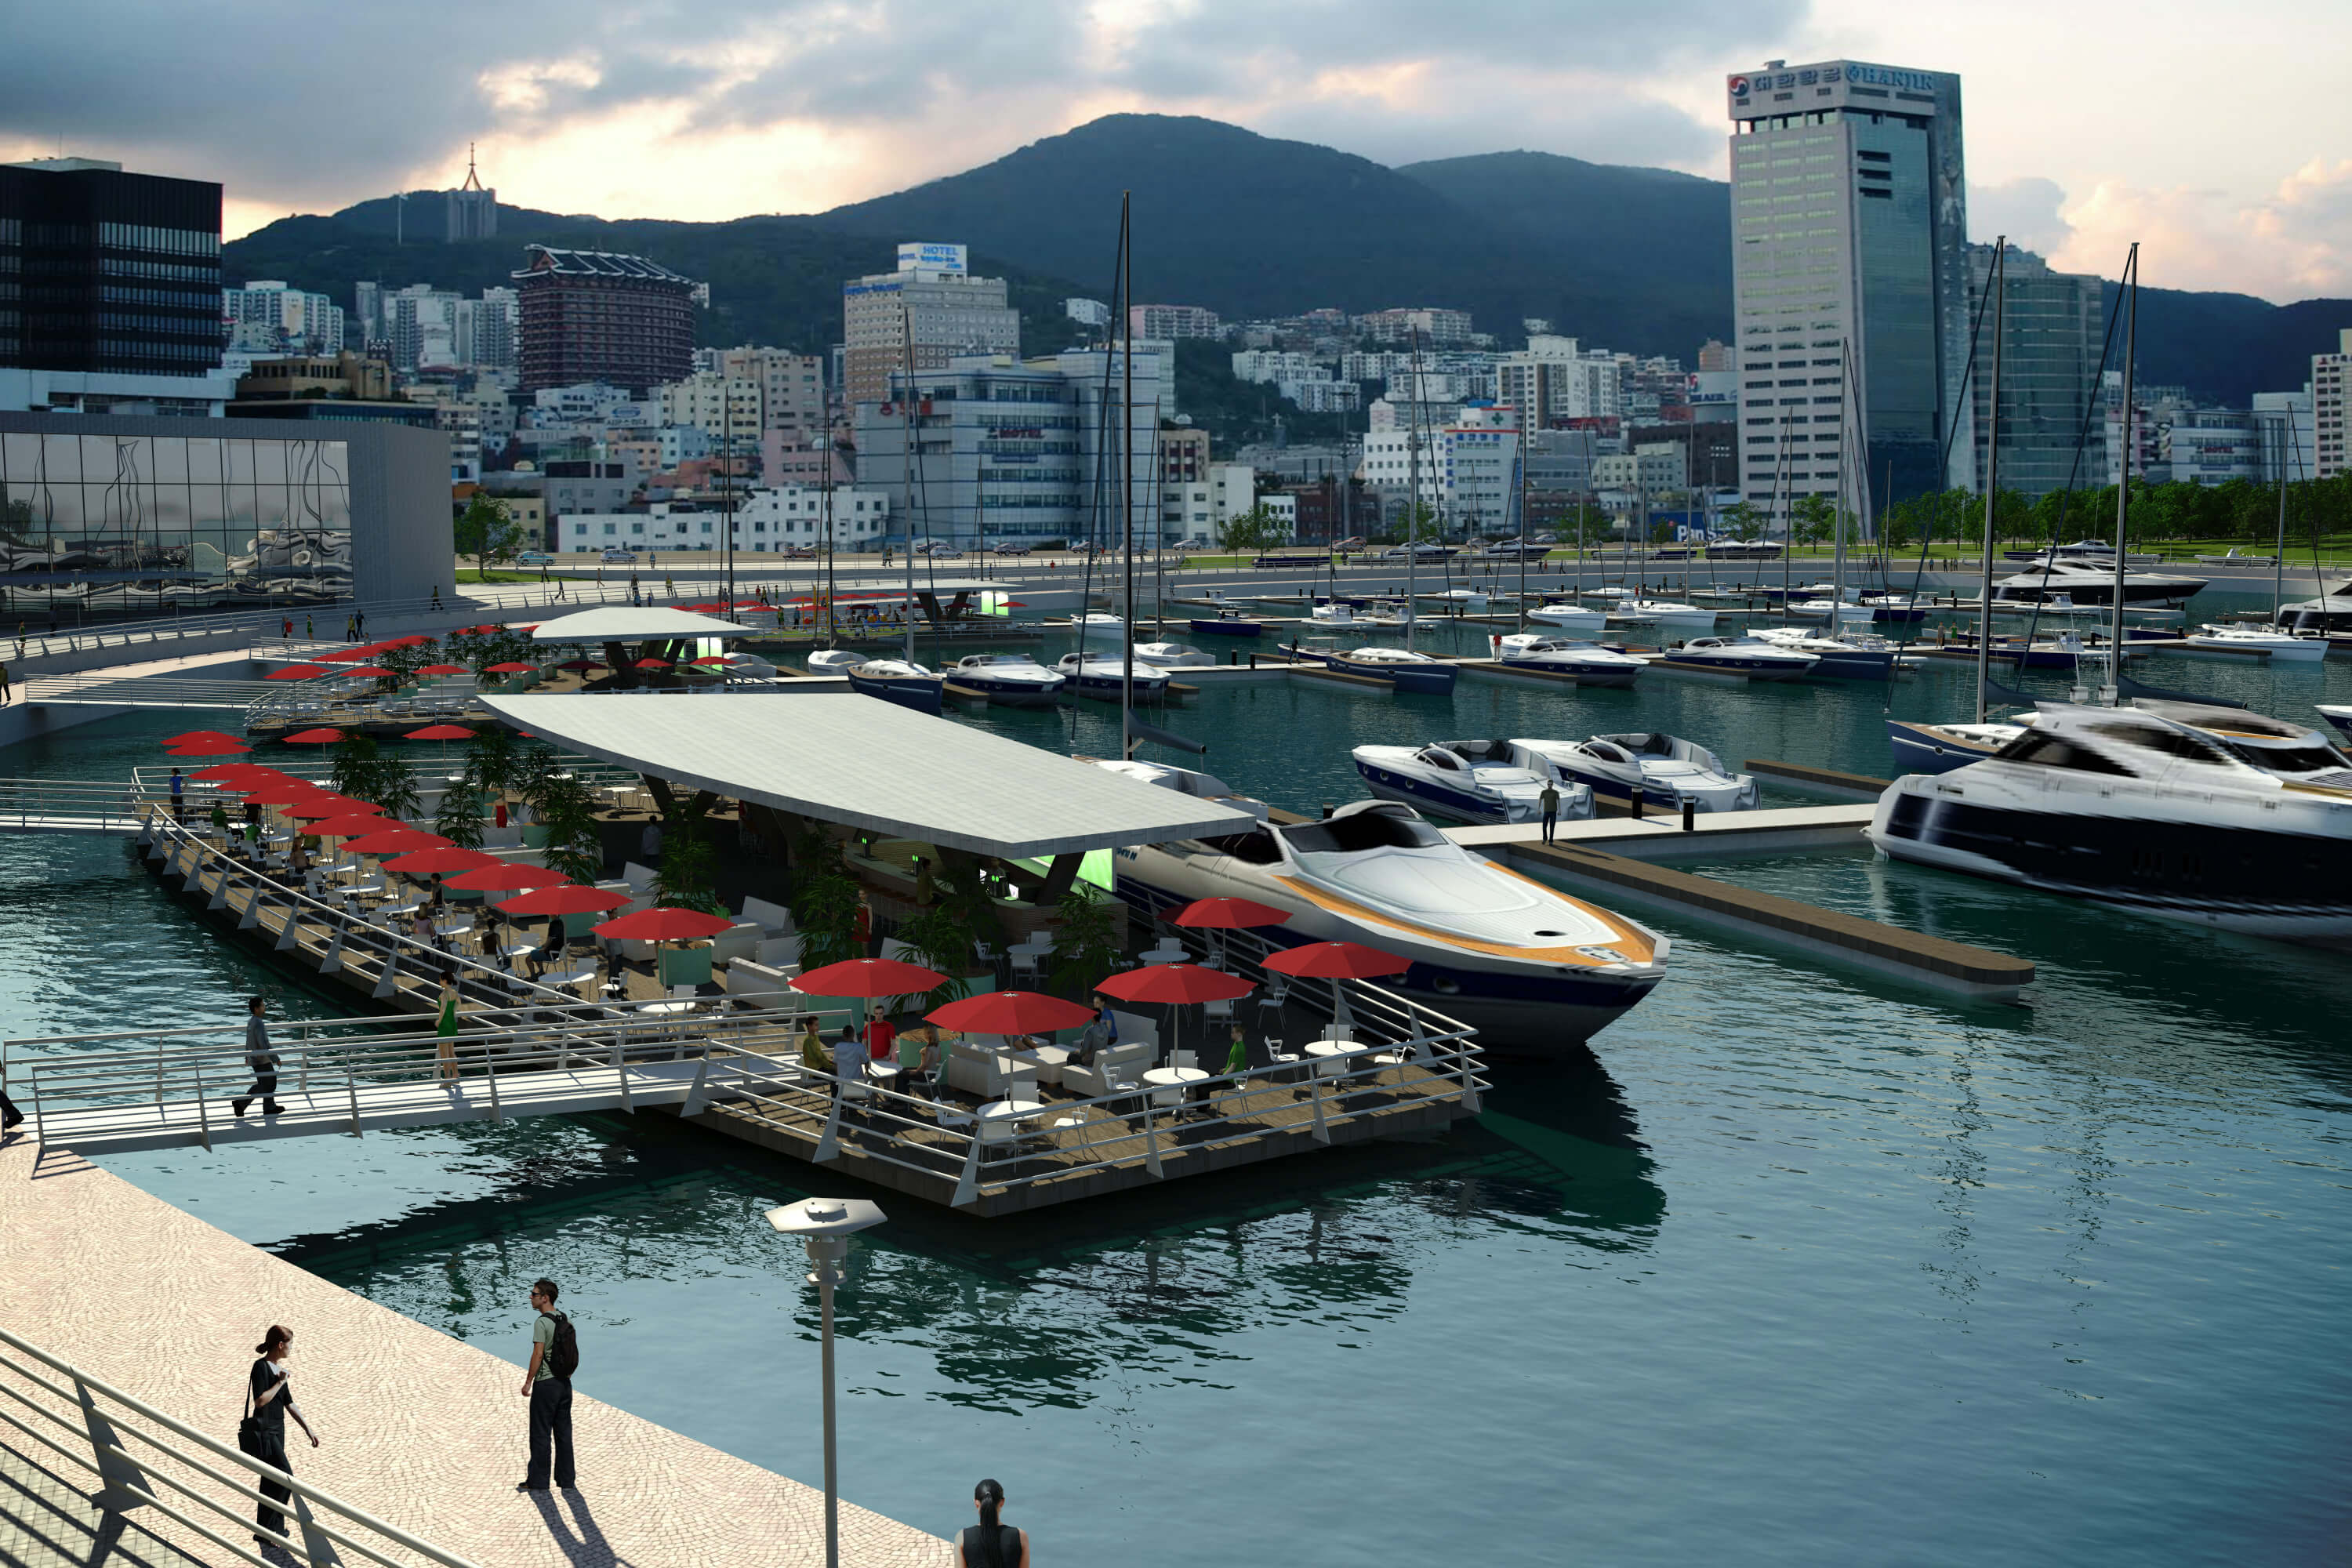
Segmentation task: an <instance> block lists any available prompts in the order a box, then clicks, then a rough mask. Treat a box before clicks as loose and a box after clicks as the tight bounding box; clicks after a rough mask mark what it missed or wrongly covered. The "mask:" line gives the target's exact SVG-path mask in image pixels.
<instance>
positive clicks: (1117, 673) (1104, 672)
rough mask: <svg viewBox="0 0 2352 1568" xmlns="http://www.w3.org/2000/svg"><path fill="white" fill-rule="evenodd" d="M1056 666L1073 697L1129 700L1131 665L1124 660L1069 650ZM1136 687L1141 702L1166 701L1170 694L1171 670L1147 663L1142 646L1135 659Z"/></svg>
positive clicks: (1065, 687)
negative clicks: (1127, 695)
mask: <svg viewBox="0 0 2352 1568" xmlns="http://www.w3.org/2000/svg"><path fill="white" fill-rule="evenodd" d="M1054 668H1055V670H1057V671H1059V672H1060V674H1061V677H1062V679H1064V680H1065V681H1066V682H1067V683H1068V684H1067V685H1066V686H1064V687H1063V688H1062V689H1063V690H1064V691H1066V692H1067V693H1069V694H1070V695H1071V696H1074V697H1094V698H1099V699H1100V700H1103V701H1106V702H1118V701H1122V700H1125V693H1126V691H1127V689H1128V668H1127V665H1126V663H1125V661H1124V660H1121V659H1118V658H1105V657H1104V656H1102V655H1100V654H1084V653H1066V654H1064V655H1063V656H1062V657H1061V658H1059V659H1056V660H1055V663H1054ZM1134 687H1135V700H1137V701H1138V702H1160V701H1164V700H1166V699H1167V696H1168V672H1167V671H1166V670H1164V669H1159V668H1154V667H1152V666H1151V665H1150V664H1147V663H1145V662H1144V659H1143V655H1142V652H1141V650H1140V649H1139V650H1137V653H1136V658H1135V672H1134Z"/></svg>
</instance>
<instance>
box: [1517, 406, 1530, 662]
mask: <svg viewBox="0 0 2352 1568" xmlns="http://www.w3.org/2000/svg"><path fill="white" fill-rule="evenodd" d="M1516 629H1517V630H1519V631H1526V630H1527V629H1528V411H1527V410H1526V409H1525V408H1522V409H1520V410H1519V613H1518V625H1517V628H1516Z"/></svg>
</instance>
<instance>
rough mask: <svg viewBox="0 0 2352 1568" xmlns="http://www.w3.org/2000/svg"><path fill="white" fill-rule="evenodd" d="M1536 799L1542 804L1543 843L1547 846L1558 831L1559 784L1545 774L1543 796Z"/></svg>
mask: <svg viewBox="0 0 2352 1568" xmlns="http://www.w3.org/2000/svg"><path fill="white" fill-rule="evenodd" d="M1536 798H1537V799H1538V800H1539V801H1540V802H1542V803H1543V841H1544V842H1545V843H1547V844H1549V843H1550V842H1551V841H1552V835H1553V834H1555V833H1557V832H1558V831H1559V782H1558V781H1557V780H1555V779H1553V778H1552V777H1550V776H1549V774H1547V775H1546V776H1545V778H1544V786H1543V794H1541V795H1538V796H1537V797H1536Z"/></svg>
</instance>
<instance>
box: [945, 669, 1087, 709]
mask: <svg viewBox="0 0 2352 1568" xmlns="http://www.w3.org/2000/svg"><path fill="white" fill-rule="evenodd" d="M948 679H949V680H950V682H952V683H953V684H955V685H957V686H961V687H962V688H963V689H965V690H967V691H977V692H979V693H980V694H981V695H982V697H985V698H987V699H988V700H990V701H991V702H994V703H999V704H1002V705H1003V706H1004V707H1007V708H1051V707H1052V706H1054V703H1055V700H1056V699H1057V698H1059V697H1060V696H1061V694H1062V687H1063V685H1064V682H1061V681H1058V680H1057V681H1055V682H1054V683H1053V684H1052V685H1050V686H1048V685H1046V684H1045V682H1043V681H1034V680H992V679H989V678H988V677H986V676H974V675H972V674H971V672H970V671H966V670H950V671H949V672H948Z"/></svg>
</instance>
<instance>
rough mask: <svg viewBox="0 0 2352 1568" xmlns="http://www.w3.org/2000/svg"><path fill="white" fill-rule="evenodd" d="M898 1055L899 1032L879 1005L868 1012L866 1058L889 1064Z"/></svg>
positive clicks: (868, 1009)
mask: <svg viewBox="0 0 2352 1568" xmlns="http://www.w3.org/2000/svg"><path fill="white" fill-rule="evenodd" d="M897 1056H898V1027H897V1026H896V1025H894V1024H892V1023H891V1022H890V1020H889V1019H887V1018H886V1017H884V1016H882V1008H881V1006H880V1005H878V1004H877V1005H875V1006H872V1007H868V1008H867V1009H866V1059H867V1060H868V1061H877V1062H887V1061H890V1060H892V1059H894V1058H896V1057H897Z"/></svg>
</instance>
